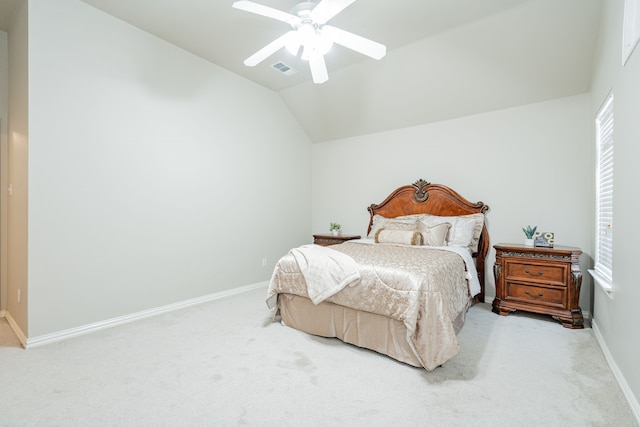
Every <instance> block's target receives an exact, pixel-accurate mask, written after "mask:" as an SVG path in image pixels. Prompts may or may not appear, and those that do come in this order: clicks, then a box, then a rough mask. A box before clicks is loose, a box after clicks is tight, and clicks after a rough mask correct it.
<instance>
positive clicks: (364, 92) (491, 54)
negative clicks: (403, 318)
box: [0, 0, 602, 142]
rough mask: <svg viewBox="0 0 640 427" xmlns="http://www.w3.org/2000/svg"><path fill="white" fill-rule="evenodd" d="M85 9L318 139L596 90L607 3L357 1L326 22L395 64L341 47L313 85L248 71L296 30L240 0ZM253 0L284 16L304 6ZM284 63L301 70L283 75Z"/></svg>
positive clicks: (119, 2)
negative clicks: (147, 36)
mask: <svg viewBox="0 0 640 427" xmlns="http://www.w3.org/2000/svg"><path fill="white" fill-rule="evenodd" d="M16 1H19V0H2V2H3V3H6V4H11V3H14V2H16ZM81 1H83V2H84V3H86V4H88V5H91V6H93V7H95V8H97V9H100V10H102V11H104V12H106V13H108V14H110V15H113V16H114V17H116V18H118V19H121V20H123V21H125V22H127V23H129V24H131V25H133V26H136V27H138V28H140V29H142V30H144V31H147V32H149V33H151V34H153V35H155V36H157V37H159V38H161V39H164V40H166V41H168V42H169V43H172V44H174V45H176V46H179V47H181V48H183V49H185V50H187V51H189V52H192V53H193V54H195V55H198V56H200V57H202V58H204V59H206V60H208V61H211V62H212V63H215V64H217V65H219V66H221V67H223V68H226V69H227V70H229V71H231V72H233V73H236V74H238V75H240V76H243V77H245V78H247V79H249V80H251V81H254V82H255V83H256V84H259V85H262V86H264V87H266V88H268V89H270V90H273V91H275V92H276V93H277V94H278V95H280V97H281V98H282V100H283V102H284V103H285V104H286V105H287V107H288V108H289V109H290V111H291V113H292V114H293V115H294V116H295V117H296V119H297V120H298V121H299V123H300V124H301V126H302V127H303V128H304V129H305V131H306V132H307V134H308V135H309V137H310V138H311V140H312V141H314V142H322V141H328V140H334V139H341V138H347V137H351V136H357V135H362V134H367V133H373V132H381V131H386V130H391V129H396V128H402V127H408V126H415V125H420V124H424V123H430V122H435V121H440V120H447V119H451V118H455V117H461V116H466V115H471V114H478V113H482V112H486V111H492V110H497V109H503V108H509V107H514V106H518V105H524V104H530V103H535V102H540V101H545V100H549V99H554V98H559V97H564V96H571V95H576V94H580V93H585V92H588V91H589V88H590V82H591V74H592V60H593V53H594V48H595V43H596V40H597V37H598V30H599V21H600V13H601V6H602V0H482V1H478V0H397V1H389V0H358V1H356V2H354V3H353V4H352V5H350V6H349V7H347V8H346V9H345V10H344V11H342V13H340V14H339V15H337V16H336V17H335V18H334V19H332V20H331V21H330V24H332V25H333V26H336V27H339V28H342V29H344V30H347V31H350V32H354V33H356V34H359V35H361V36H363V37H366V38H369V39H372V40H375V41H377V42H380V43H383V44H385V45H386V46H387V55H386V56H385V57H384V58H382V59H381V60H379V61H376V60H374V59H370V58H368V57H366V56H363V55H361V54H359V53H356V52H353V51H350V50H348V49H346V48H343V47H341V46H334V47H333V48H332V50H331V51H330V52H329V54H327V56H326V62H327V68H328V72H329V80H328V81H327V82H326V83H323V84H320V85H317V84H314V83H313V82H312V80H311V75H310V72H309V68H308V65H307V63H306V62H304V61H302V60H300V59H299V58H296V57H294V56H292V55H291V54H289V53H288V52H287V51H286V49H282V50H281V51H279V52H277V53H276V54H274V55H272V56H271V57H269V58H268V59H267V60H266V61H264V62H262V63H261V64H259V65H258V66H256V67H246V66H245V65H244V64H243V60H244V59H246V58H247V57H248V56H250V55H251V54H253V53H254V52H256V51H257V50H259V49H260V48H262V47H263V46H265V45H266V44H267V43H269V42H270V41H272V40H273V39H275V38H276V37H278V36H280V35H282V34H284V33H285V32H286V31H288V30H289V27H288V26H287V24H284V23H282V22H279V21H276V20H273V19H269V18H266V17H262V16H258V15H255V14H252V13H248V12H245V11H241V10H237V9H234V8H232V7H231V4H232V3H233V0H81ZM254 1H255V2H256V3H261V4H264V5H267V6H270V7H273V8H276V9H280V10H283V11H287V12H288V11H290V10H291V9H292V8H293V7H294V6H295V5H296V4H297V3H299V1H297V0H254ZM3 7H4V6H3ZM6 13H7V12H6V10H3V8H2V7H0V16H1V15H2V14H6ZM5 21H6V19H4V18H1V19H0V25H6V24H5V23H4V22H5ZM0 29H2V28H0ZM276 62H283V63H285V64H287V65H289V66H290V67H292V68H293V69H295V70H297V73H295V74H293V75H291V76H287V75H284V74H282V73H280V72H279V71H276V70H275V69H273V68H272V64H274V63H276ZM185 78H188V76H185Z"/></svg>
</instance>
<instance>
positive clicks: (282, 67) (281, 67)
mask: <svg viewBox="0 0 640 427" xmlns="http://www.w3.org/2000/svg"><path fill="white" fill-rule="evenodd" d="M272 67H273V68H274V69H276V70H278V71H280V72H281V73H282V74H284V75H285V76H290V75H292V74H295V73H297V71H296V70H294V69H293V68H291V67H290V66H288V65H287V64H285V63H284V62H276V63H275V64H273V65H272Z"/></svg>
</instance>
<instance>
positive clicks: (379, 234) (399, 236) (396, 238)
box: [375, 228, 422, 246]
mask: <svg viewBox="0 0 640 427" xmlns="http://www.w3.org/2000/svg"><path fill="white" fill-rule="evenodd" d="M375 242H376V243H399V244H402V245H412V246H417V245H422V233H420V232H419V231H418V230H413V231H411V230H393V229H386V228H380V229H378V231H376V235H375Z"/></svg>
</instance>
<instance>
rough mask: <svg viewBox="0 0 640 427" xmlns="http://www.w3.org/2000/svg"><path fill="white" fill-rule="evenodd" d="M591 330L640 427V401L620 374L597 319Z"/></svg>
mask: <svg viewBox="0 0 640 427" xmlns="http://www.w3.org/2000/svg"><path fill="white" fill-rule="evenodd" d="M591 328H592V329H593V333H594V334H595V336H596V340H597V341H598V344H599V345H600V348H601V349H602V352H603V353H604V358H605V359H606V360H607V363H608V364H609V367H610V368H611V372H613V376H614V377H615V378H616V380H617V381H618V384H619V385H620V388H621V389H622V393H623V394H624V397H626V398H627V402H629V406H630V407H631V412H633V416H634V417H635V419H636V424H638V425H639V426H640V404H639V403H638V399H637V398H636V396H635V395H634V394H633V391H632V390H631V388H630V387H629V384H627V381H626V380H625V378H624V375H622V372H620V368H618V364H617V363H616V361H615V360H614V359H613V356H612V355H611V352H610V351H609V348H608V347H607V343H606V342H605V341H604V339H603V338H602V334H601V333H600V329H598V323H597V322H596V321H595V319H592V320H591Z"/></svg>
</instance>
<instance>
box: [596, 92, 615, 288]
mask: <svg viewBox="0 0 640 427" xmlns="http://www.w3.org/2000/svg"><path fill="white" fill-rule="evenodd" d="M596 143H597V144H598V165H597V166H598V170H597V178H596V179H597V183H596V184H597V194H596V198H597V213H596V222H597V224H596V227H597V230H596V260H595V267H594V268H595V270H596V272H597V273H599V274H600V275H601V276H602V277H603V278H604V279H605V280H606V281H608V282H609V284H611V283H612V281H613V94H610V95H609V96H608V97H607V99H606V100H605V102H604V104H603V105H602V107H601V108H600V111H598V114H597V116H596Z"/></svg>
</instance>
